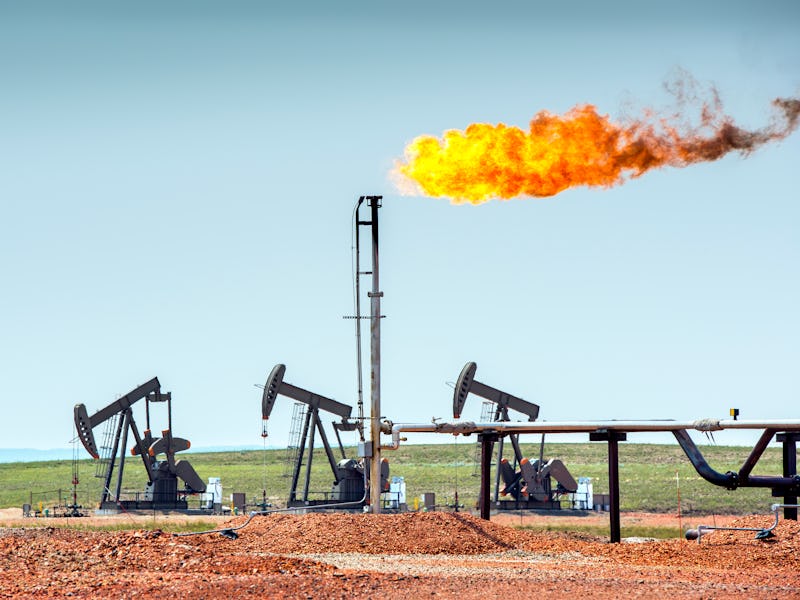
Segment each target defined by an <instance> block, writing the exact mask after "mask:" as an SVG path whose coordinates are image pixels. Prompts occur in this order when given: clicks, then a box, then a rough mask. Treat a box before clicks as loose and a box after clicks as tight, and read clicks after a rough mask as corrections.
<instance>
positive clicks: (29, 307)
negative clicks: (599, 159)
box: [0, 0, 800, 456]
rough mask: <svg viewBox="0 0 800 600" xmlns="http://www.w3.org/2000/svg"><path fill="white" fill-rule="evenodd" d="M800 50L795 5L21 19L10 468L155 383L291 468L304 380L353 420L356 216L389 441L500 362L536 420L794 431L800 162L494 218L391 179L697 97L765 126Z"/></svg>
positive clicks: (330, 8) (504, 6) (8, 287)
mask: <svg viewBox="0 0 800 600" xmlns="http://www.w3.org/2000/svg"><path fill="white" fill-rule="evenodd" d="M798 30H800V4H798V3H796V2H794V1H789V0H787V1H767V2H761V3H752V2H743V1H733V2H730V1H729V2H716V1H710V2H704V3H697V2H688V1H685V0H677V1H676V2H671V3H658V4H652V3H644V4H643V3H641V2H610V3H596V2H582V1H573V2H565V3H555V2H540V1H536V2H531V1H526V2H517V1H509V2H503V3H483V2H480V3H479V2H469V1H466V2H464V1H460V2H457V3H456V2H451V1H450V0H444V1H442V2H436V3H430V2H419V1H411V2H404V3H386V2H361V1H354V2H347V3H337V4H335V5H332V4H330V3H324V2H297V3H293V4H291V6H290V5H288V4H287V5H283V6H273V3H262V2H244V1H238V2H236V1H234V2H226V3H215V2H204V1H193V2H188V1H175V2H170V3H161V2H152V1H144V2H136V3H132V2H129V3H107V2H88V1H81V0H78V1H76V2H71V3H62V2H55V1H52V2H44V1H37V0H29V1H27V2H2V3H0V80H1V81H2V90H3V91H2V93H1V94H0V160H1V161H2V168H0V206H2V219H0V277H2V284H3V285H2V290H3V292H2V295H0V331H2V336H1V337H0V339H2V342H1V343H0V380H2V382H3V389H2V396H3V401H2V406H3V418H2V419H0V447H5V448H21V447H22V448H40V449H46V448H57V447H69V446H70V442H71V440H72V439H73V437H74V428H73V419H72V414H73V406H74V405H75V404H76V403H84V404H85V405H86V407H87V409H88V410H89V413H90V414H91V413H92V412H94V411H95V410H98V409H100V408H102V407H104V406H106V405H107V404H109V403H111V402H113V401H114V400H115V399H116V398H117V397H118V396H119V395H121V394H125V393H127V392H128V391H130V390H132V389H134V388H135V387H137V386H138V385H139V384H141V383H144V382H145V381H147V380H149V379H150V378H152V377H155V376H157V377H158V378H159V380H160V382H161V384H162V389H163V390H164V391H171V392H172V397H173V406H172V413H173V414H172V420H173V433H174V434H175V435H178V436H180V437H184V438H187V439H189V440H190V441H191V442H192V445H193V446H195V447H210V446H241V447H244V446H252V445H261V444H262V443H267V444H269V445H270V446H275V447H282V446H285V445H286V444H287V442H288V431H289V428H290V421H291V412H292V404H293V403H292V401H291V400H289V399H288V398H281V399H280V400H279V402H278V403H277V405H276V407H275V409H274V411H273V413H272V416H271V418H270V421H269V437H268V438H267V440H266V442H264V440H262V438H261V435H260V434H261V412H260V411H261V390H260V389H259V388H258V387H257V385H259V384H263V383H264V381H265V378H266V376H267V374H268V373H269V372H270V370H271V369H272V367H273V366H274V365H276V364H278V363H282V364H285V365H286V377H285V380H286V381H287V382H289V383H292V384H293V385H296V386H299V387H302V388H305V389H308V390H310V391H313V392H315V393H317V394H321V395H324V396H327V397H330V398H334V399H336V400H338V401H340V402H344V403H346V404H350V405H353V406H355V404H356V390H357V384H356V381H357V377H356V375H357V372H356V343H355V328H354V323H353V321H352V320H347V319H344V318H343V317H344V316H347V315H352V314H353V311H354V308H353V275H352V257H353V254H352V246H353V226H352V216H353V208H354V205H355V202H356V200H357V199H358V197H359V196H361V195H382V196H383V202H382V208H381V209H380V287H381V291H382V292H383V293H384V297H383V299H382V311H381V312H382V313H383V314H384V315H385V318H384V319H383V320H382V323H381V355H382V360H381V381H382V385H381V392H382V412H383V415H382V416H385V417H386V418H389V419H391V420H393V421H394V422H415V423H428V422H430V420H431V419H432V418H438V419H448V418H451V417H452V413H451V405H452V387H451V385H452V382H454V381H455V380H456V378H457V377H458V374H459V372H460V371H461V369H462V367H463V366H464V364H465V363H466V362H468V361H475V362H476V363H477V365H478V369H477V375H476V379H478V380H479V381H481V382H483V383H486V384H489V385H491V386H493V387H496V388H499V389H502V390H504V391H506V392H509V393H512V394H514V395H516V396H520V397H522V398H525V399H526V400H529V401H531V402H535V403H537V404H538V405H540V407H541V412H540V419H546V420H590V419H591V420H594V419H597V420H607V419H679V420H692V419H699V418H706V417H715V418H726V417H727V416H728V411H729V409H730V408H731V407H736V408H739V410H740V418H743V419H754V420H758V419H781V418H797V417H798V413H797V408H796V406H797V400H798V394H799V393H800V370H799V369H798V368H797V365H798V364H799V363H800V308H798V307H800V277H798V274H797V265H798V264H800V236H799V235H798V232H799V231H800V206H798V196H797V182H796V170H797V164H798V162H797V159H798V156H800V135H798V134H795V135H793V136H789V137H788V138H787V139H785V140H783V141H781V142H779V143H774V144H770V145H767V146H765V147H763V148H761V149H759V150H758V151H757V152H755V153H753V154H751V155H749V156H746V157H743V156H740V155H737V154H731V155H728V156H726V157H725V158H723V159H720V160H718V161H715V162H710V163H703V164H698V165H693V166H690V167H687V168H682V169H676V168H663V169H659V170H655V171H652V172H650V173H647V174H645V175H643V176H641V177H639V178H636V179H632V180H629V181H627V182H626V183H624V184H623V185H620V186H615V187H611V188H609V189H589V188H584V187H578V188H574V189H569V190H566V191H564V192H562V193H560V194H558V195H557V196H554V197H550V198H539V199H532V198H522V199H514V200H509V201H491V202H488V203H486V204H483V205H480V206H470V205H466V206H464V205H458V206H456V205H452V204H450V203H449V202H448V201H447V200H446V199H441V198H428V197H424V196H407V195H402V194H401V193H400V192H399V191H398V189H397V188H396V187H395V185H394V184H393V182H392V179H391V177H390V173H391V171H392V169H393V167H394V165H395V164H396V161H397V160H398V159H400V158H402V156H403V151H404V148H405V146H406V145H407V144H408V143H409V142H410V141H411V140H413V139H414V138H415V137H416V136H419V135H421V134H431V135H441V133H442V132H444V131H446V130H449V129H463V128H465V127H466V126H467V125H468V124H470V123H475V122H486V123H500V122H503V123H506V124H508V125H515V126H519V127H523V128H525V127H526V126H527V123H528V122H529V121H530V119H531V118H532V117H533V116H534V115H535V114H536V113H538V112H539V111H541V110H548V111H550V112H553V113H556V114H560V113H564V112H566V111H568V110H569V109H570V108H572V107H574V106H576V105H579V104H586V103H589V104H592V105H594V106H595V107H597V110H598V112H600V113H601V114H608V115H609V116H610V117H611V118H614V119H616V118H620V117H624V116H625V115H630V114H639V113H641V112H642V111H643V110H645V109H647V108H648V107H653V108H656V109H668V107H669V106H671V103H674V99H673V98H672V97H671V96H670V94H669V93H668V91H667V90H666V88H665V82H668V81H670V80H673V79H674V78H675V77H676V76H681V74H688V75H689V76H690V77H692V78H694V80H696V81H697V82H698V83H699V85H700V86H702V87H703V88H704V89H710V88H711V87H713V88H714V89H716V90H717V92H718V93H719V96H720V98H721V100H722V102H723V103H724V107H725V110H726V112H727V113H728V114H730V115H731V116H732V117H733V118H734V119H735V120H736V122H737V123H739V124H741V125H742V126H745V127H749V128H758V127H762V126H764V125H766V124H768V123H769V119H770V118H771V114H772V113H771V109H770V103H771V101H772V100H773V99H774V98H777V97H792V96H794V97H797V96H798V95H800V36H798V35H797V31H798ZM362 250H363V251H364V252H365V254H364V255H363V256H364V257H365V258H368V257H369V248H365V249H362ZM362 284H365V285H366V286H369V282H368V281H363V282H362ZM362 305H363V310H368V302H367V300H366V297H364V298H363V300H362ZM368 339H369V337H368V332H367V331H366V330H365V337H364V364H365V370H364V377H365V382H367V383H368V382H369V372H368V371H367V369H366V367H367V366H368V365H369V346H368ZM365 398H367V400H368V398H369V389H368V386H367V387H366V390H365ZM480 409H481V400H480V399H479V398H477V397H471V398H470V399H469V400H468V402H467V407H466V409H465V411H464V415H463V416H464V418H469V419H477V418H478V417H479V416H480ZM136 410H137V411H141V406H138V405H137V407H136ZM354 412H355V409H354ZM136 418H137V422H138V423H139V424H140V426H141V425H142V421H141V419H143V417H142V416H141V412H139V413H137V417H136ZM165 418H166V417H165V415H164V414H163V412H159V411H158V410H157V409H156V410H155V411H154V416H153V428H154V429H156V430H159V429H161V428H164V427H166V421H165ZM325 420H326V421H328V419H327V418H326V419H325ZM659 435H660V434H653V435H650V436H648V435H645V434H631V435H630V436H629V440H630V441H663V442H665V443H670V442H672V439H671V438H670V437H669V435H667V436H666V437H663V436H661V437H659ZM443 437H444V436H440V438H436V440H434V441H445V442H451V439H452V438H448V439H441V438H443ZM715 437H716V442H717V443H749V439H750V438H751V437H753V436H752V435H751V434H748V433H739V432H720V433H718V434H717V435H716V436H715ZM536 439H538V438H536ZM569 439H570V440H573V441H586V436H585V435H581V436H574V437H572V438H569ZM697 439H698V441H699V442H703V441H704V438H703V436H700V437H699V438H697ZM344 441H345V442H346V443H354V442H355V439H349V438H347V437H346V438H345V439H344ZM409 441H410V442H421V441H430V440H429V439H427V438H423V437H419V438H417V437H413V439H411V438H410V439H409ZM533 441H535V440H533ZM87 456H88V455H87Z"/></svg>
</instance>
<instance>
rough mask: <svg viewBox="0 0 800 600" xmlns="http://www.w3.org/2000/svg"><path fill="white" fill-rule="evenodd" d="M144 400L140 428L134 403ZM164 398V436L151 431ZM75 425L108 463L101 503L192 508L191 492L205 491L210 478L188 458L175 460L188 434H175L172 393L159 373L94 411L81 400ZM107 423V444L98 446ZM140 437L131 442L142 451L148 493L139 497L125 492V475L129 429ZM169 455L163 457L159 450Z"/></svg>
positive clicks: (96, 455)
mask: <svg viewBox="0 0 800 600" xmlns="http://www.w3.org/2000/svg"><path fill="white" fill-rule="evenodd" d="M142 399H143V400H144V401H145V411H146V420H147V423H146V429H145V430H144V432H143V433H140V432H139V428H138V427H137V425H136V421H135V420H134V418H133V410H132V406H133V405H134V404H135V403H136V402H138V401H139V400H142ZM159 403H165V404H166V407H167V419H168V421H167V422H168V426H167V428H166V429H164V430H163V431H162V432H161V437H153V435H152V433H151V431H150V405H151V404H159ZM74 418H75V427H76V428H77V431H78V438H79V439H80V440H81V443H82V444H83V447H84V448H86V451H87V452H88V453H89V454H91V455H92V457H93V458H95V459H100V458H101V451H102V453H103V455H104V456H103V457H102V458H103V460H104V464H105V469H104V470H101V471H102V472H100V476H102V477H103V478H104V485H103V492H102V495H101V498H100V504H99V506H100V508H101V509H107V510H108V509H112V510H113V509H117V508H123V509H125V510H130V509H159V510H181V509H186V508H188V503H187V501H186V497H187V496H188V495H191V494H199V493H202V492H205V491H206V484H205V483H204V482H203V480H202V479H201V478H200V477H199V476H198V475H197V473H196V472H195V470H194V468H193V467H192V465H191V464H190V463H189V461H187V460H176V459H175V454H176V453H177V452H180V451H182V450H188V449H189V447H190V446H191V444H190V442H189V440H186V439H184V438H179V437H175V436H173V435H172V393H171V392H162V391H161V384H160V382H159V381H158V378H157V377H154V378H153V379H151V380H150V381H148V382H147V383H144V384H142V385H140V386H139V387H137V388H136V389H134V390H132V391H130V392H128V393H127V394H125V395H124V396H122V397H120V398H118V399H117V400H115V401H114V402H112V403H111V404H109V405H108V406H106V407H105V408H102V409H100V410H98V411H97V412H96V413H94V414H93V415H92V416H89V414H88V413H87V411H86V406H84V405H83V404H76V405H75V409H74ZM102 423H107V429H106V432H107V435H106V437H105V440H106V442H108V444H107V445H103V446H102V447H101V448H98V446H97V443H96V442H95V437H94V432H93V430H94V429H95V427H97V426H98V425H100V424H102ZM129 431H130V433H132V434H133V437H134V439H135V441H136V443H135V445H134V446H133V447H132V448H131V450H130V451H131V454H132V455H133V456H139V457H140V458H141V460H142V463H143V465H144V468H145V471H146V472H147V485H146V487H145V490H144V493H143V494H141V495H140V494H136V496H135V498H133V499H130V498H122V475H123V471H124V468H125V451H126V446H127V444H128V432H129ZM117 454H119V457H118V466H117V467H116V471H117V478H116V487H115V490H114V492H112V491H111V485H112V479H113V474H114V470H115V465H116V464H117ZM160 455H164V457H165V458H164V459H162V460H159V458H158V457H159V456H160ZM178 479H181V480H182V481H183V482H184V488H183V489H178Z"/></svg>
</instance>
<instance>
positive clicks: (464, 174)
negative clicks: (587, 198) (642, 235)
mask: <svg viewBox="0 0 800 600" xmlns="http://www.w3.org/2000/svg"><path fill="white" fill-rule="evenodd" d="M773 104H774V105H775V106H776V107H777V108H778V110H779V112H780V117H781V119H780V122H778V121H776V123H774V124H773V125H771V126H769V127H767V128H764V129H761V130H756V131H747V130H744V129H741V128H740V127H738V126H736V125H735V124H734V123H733V121H732V120H731V119H730V117H728V116H726V115H725V114H723V113H721V111H720V110H719V108H718V107H716V108H714V109H711V108H709V107H708V106H704V108H703V111H702V124H701V126H699V127H696V128H691V127H690V128H688V130H686V131H680V130H679V127H678V126H675V125H671V124H670V122H668V121H666V120H650V121H648V120H640V121H634V122H632V123H629V124H626V125H622V124H619V123H614V122H612V121H611V120H610V119H609V117H608V116H607V115H600V114H598V112H597V110H596V109H595V107H594V106H592V105H589V104H586V105H579V106H576V107H575V108H573V109H572V110H570V111H569V112H567V113H566V114H564V115H554V114H551V113H549V112H547V111H542V112H539V113H538V114H537V115H536V116H535V117H534V118H533V120H531V122H530V126H529V128H528V131H523V130H522V129H520V128H518V127H513V126H508V125H505V124H503V123H499V124H496V125H491V124H487V123H474V124H471V125H469V126H468V127H467V128H466V129H465V130H463V131H460V130H449V131H445V132H444V134H443V135H442V137H441V138H438V137H435V136H430V135H423V136H420V137H417V138H416V139H414V140H413V141H412V142H411V143H410V144H408V146H407V147H406V149H405V158H404V160H403V161H398V162H397V163H396V165H395V173H394V175H395V180H396V185H397V186H398V189H400V190H401V192H405V193H408V192H409V191H410V190H411V189H414V187H416V190H417V192H422V193H424V194H426V195H428V196H433V197H445V198H450V199H451V200H452V201H453V202H454V203H456V204H461V203H466V202H468V203H472V204H481V203H483V202H486V201H488V200H490V199H493V198H498V199H510V198H516V197H519V196H528V197H545V196H553V195H555V194H558V193H559V192H561V191H563V190H565V189H567V188H570V187H575V186H600V187H610V186H613V185H616V184H619V183H622V182H623V181H624V180H625V178H626V177H637V176H639V175H642V174H643V173H645V172H647V171H649V170H650V169H654V168H658V167H662V166H666V165H669V166H675V167H682V166H686V165H688V164H691V163H695V162H700V161H709V160H716V159H718V158H720V157H722V156H724V155H725V154H727V153H728V152H730V151H733V150H736V151H739V152H741V153H745V154H746V153H749V152H751V151H752V150H754V149H755V148H757V147H758V146H760V145H762V144H764V143H766V142H769V141H772V140H776V139H780V138H783V137H786V136H787V135H789V133H791V132H792V131H793V130H794V129H795V128H796V127H797V123H798V115H800V100H798V99H778V100H775V101H774V102H773ZM409 184H411V186H409Z"/></svg>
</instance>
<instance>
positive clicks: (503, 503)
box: [494, 500, 561, 510]
mask: <svg viewBox="0 0 800 600" xmlns="http://www.w3.org/2000/svg"><path fill="white" fill-rule="evenodd" d="M494 508H495V509H497V510H561V502H558V501H555V500H545V501H543V502H540V501H538V500H499V501H498V502H495V503H494Z"/></svg>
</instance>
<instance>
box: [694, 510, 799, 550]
mask: <svg viewBox="0 0 800 600" xmlns="http://www.w3.org/2000/svg"><path fill="white" fill-rule="evenodd" d="M798 506H800V505H797V504H773V505H772V506H771V507H770V510H771V511H772V512H773V513H775V521H774V522H773V523H772V525H770V526H769V527H764V528H762V527H721V526H720V527H718V526H716V525H698V526H697V529H689V530H688V531H687V532H686V539H695V537H696V538H697V543H698V544H699V543H700V538H702V537H703V532H705V531H757V532H758V533H757V534H756V539H762V540H763V539H766V538H769V537H772V531H773V530H774V529H775V528H776V527H777V526H778V520H779V516H778V509H780V508H794V509H797V508H798Z"/></svg>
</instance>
